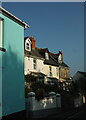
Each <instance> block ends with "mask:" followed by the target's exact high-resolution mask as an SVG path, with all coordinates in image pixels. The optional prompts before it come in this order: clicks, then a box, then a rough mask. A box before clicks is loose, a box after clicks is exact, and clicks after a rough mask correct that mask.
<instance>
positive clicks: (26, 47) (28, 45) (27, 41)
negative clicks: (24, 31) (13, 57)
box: [25, 38, 31, 51]
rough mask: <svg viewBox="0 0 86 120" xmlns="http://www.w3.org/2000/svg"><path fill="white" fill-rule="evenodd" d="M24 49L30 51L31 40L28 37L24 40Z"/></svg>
mask: <svg viewBox="0 0 86 120" xmlns="http://www.w3.org/2000/svg"><path fill="white" fill-rule="evenodd" d="M25 50H27V51H31V41H30V39H29V38H28V39H27V40H26V41H25Z"/></svg>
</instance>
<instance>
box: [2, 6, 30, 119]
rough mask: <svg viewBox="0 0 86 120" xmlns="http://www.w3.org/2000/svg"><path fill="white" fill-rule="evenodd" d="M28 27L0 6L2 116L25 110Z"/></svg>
mask: <svg viewBox="0 0 86 120" xmlns="http://www.w3.org/2000/svg"><path fill="white" fill-rule="evenodd" d="M26 28H29V25H27V24H26V23H25V22H23V21H21V20H20V19H18V18H17V17H15V16H14V15H12V14H11V13H9V12H8V11H7V10H5V9H3V8H2V7H0V63H1V61H2V64H0V83H2V99H1V101H0V111H1V109H2V113H1V114H2V116H7V115H10V114H13V113H17V112H22V111H24V110H25V86H24V82H25V81H24V29H26ZM1 56H2V57H1ZM1 75H2V78H1ZM0 85H1V84H0ZM0 87H1V86H0ZM0 89H1V88H0ZM0 92H1V90H0ZM0 117H1V116H0Z"/></svg>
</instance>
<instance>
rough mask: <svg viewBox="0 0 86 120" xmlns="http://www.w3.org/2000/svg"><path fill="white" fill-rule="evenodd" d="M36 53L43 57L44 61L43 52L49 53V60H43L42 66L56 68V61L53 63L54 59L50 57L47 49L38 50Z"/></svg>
mask: <svg viewBox="0 0 86 120" xmlns="http://www.w3.org/2000/svg"><path fill="white" fill-rule="evenodd" d="M38 51H39V53H40V54H41V55H42V56H43V58H44V59H45V52H46V51H47V52H48V53H49V60H46V59H45V60H44V64H48V65H53V66H58V63H57V61H55V60H54V58H53V57H52V56H51V55H50V52H49V50H48V48H45V49H41V50H39V49H38Z"/></svg>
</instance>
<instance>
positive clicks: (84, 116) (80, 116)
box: [48, 106, 86, 120]
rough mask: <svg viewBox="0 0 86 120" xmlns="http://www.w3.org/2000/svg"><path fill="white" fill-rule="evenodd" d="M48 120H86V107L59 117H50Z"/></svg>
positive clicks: (64, 113)
mask: <svg viewBox="0 0 86 120" xmlns="http://www.w3.org/2000/svg"><path fill="white" fill-rule="evenodd" d="M48 118H51V119H58V120H86V106H84V107H81V108H79V109H74V110H72V111H64V112H62V113H60V114H57V115H53V116H48Z"/></svg>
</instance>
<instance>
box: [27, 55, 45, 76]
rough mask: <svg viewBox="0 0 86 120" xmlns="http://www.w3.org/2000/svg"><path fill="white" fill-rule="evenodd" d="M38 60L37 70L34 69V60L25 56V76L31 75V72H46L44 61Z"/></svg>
mask: <svg viewBox="0 0 86 120" xmlns="http://www.w3.org/2000/svg"><path fill="white" fill-rule="evenodd" d="M36 60H37V69H36V70H34V69H33V58H32V57H26V56H25V74H29V73H30V72H42V73H43V72H44V69H43V62H44V61H43V60H41V59H36Z"/></svg>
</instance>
